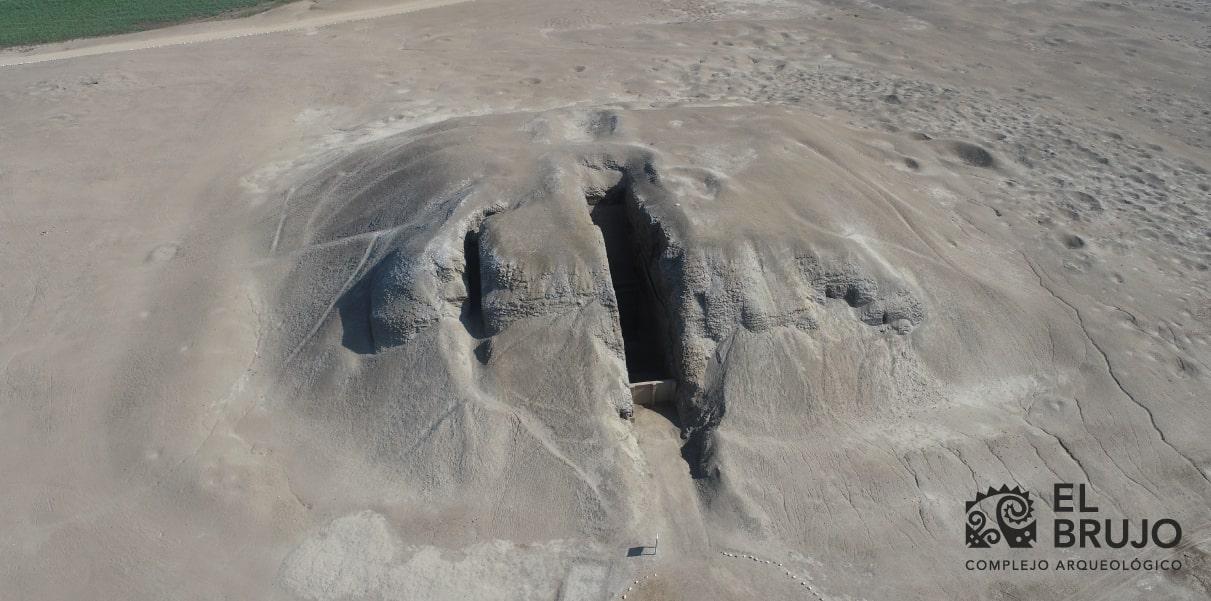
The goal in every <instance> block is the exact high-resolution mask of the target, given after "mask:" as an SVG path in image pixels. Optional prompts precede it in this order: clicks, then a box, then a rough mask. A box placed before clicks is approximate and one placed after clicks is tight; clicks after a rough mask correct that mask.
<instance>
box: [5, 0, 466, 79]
mask: <svg viewBox="0 0 1211 601" xmlns="http://www.w3.org/2000/svg"><path fill="white" fill-rule="evenodd" d="M473 1H474V0H409V1H406V2H401V3H395V4H391V5H389V6H380V7H375V8H367V9H362V10H354V11H345V12H337V13H326V14H322V15H317V16H304V17H301V18H291V19H289V20H287V21H280V22H269V23H262V24H257V25H249V24H248V23H249V20H250V19H254V18H256V17H250V18H248V19H238V20H233V21H218V22H215V23H213V25H212V24H209V23H208V24H207V25H212V26H210V27H207V28H206V30H205V31H198V32H194V33H181V29H182V28H185V27H190V26H177V27H169V28H165V29H161V30H156V31H155V32H153V33H150V34H149V33H147V32H142V33H133V34H125V35H120V36H113V37H109V38H101V39H108V40H112V41H109V42H102V43H96V40H84V41H83V43H85V44H87V45H85V46H82V47H78V48H68V49H60V50H54V49H53V48H56V47H61V46H62V44H52V45H47V46H41V47H39V49H36V50H33V51H30V52H19V51H12V50H10V51H7V52H3V53H0V67H14V66H18V65H30V64H34V63H44V62H47V61H58V60H66V59H71V58H79V57H82V56H96V55H99V54H113V53H115V52H133V51H136V50H149V49H152V48H163V47H165V46H184V45H187V44H202V43H205V42H216V41H219V40H230V39H233V38H242V37H248V36H254V35H264V34H270V33H281V32H285V31H300V30H306V29H316V28H320V27H327V26H329V25H337V24H340V23H349V22H351V21H368V20H371V19H378V18H382V17H391V16H395V15H401V14H405V13H410V12H416V11H420V10H425V9H430V8H437V7H441V6H449V5H451V4H461V3H464V2H473ZM267 15H268V13H264V14H262V15H258V17H263V16H267ZM69 43H81V41H79V40H77V41H76V42H69Z"/></svg>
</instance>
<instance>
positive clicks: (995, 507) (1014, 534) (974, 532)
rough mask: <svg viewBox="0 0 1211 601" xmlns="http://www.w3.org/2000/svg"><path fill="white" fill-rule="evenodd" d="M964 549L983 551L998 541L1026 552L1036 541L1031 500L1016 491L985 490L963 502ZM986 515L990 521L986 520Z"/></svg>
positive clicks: (1009, 489)
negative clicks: (1024, 549) (964, 513)
mask: <svg viewBox="0 0 1211 601" xmlns="http://www.w3.org/2000/svg"><path fill="white" fill-rule="evenodd" d="M966 507H967V547H968V548H969V549H986V548H988V547H991V546H992V545H995V544H997V543H999V542H1001V541H1002V540H1004V541H1005V543H1006V544H1007V545H1009V546H1010V547H1013V548H1026V549H1028V548H1030V547H1032V546H1033V545H1034V542H1035V540H1036V537H1037V532H1036V528H1037V526H1038V523H1037V522H1036V520H1035V517H1034V500H1033V499H1031V498H1030V493H1029V492H1026V491H1024V490H1022V489H1021V488H1019V487H1016V486H1015V487H1013V488H1009V486H1008V485H1002V486H1001V487H1000V488H992V487H989V488H988V491H987V492H977V493H976V498H975V500H974V501H967V504H966ZM989 513H991V514H992V517H991V518H990V517H989Z"/></svg>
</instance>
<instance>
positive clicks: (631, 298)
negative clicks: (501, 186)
mask: <svg viewBox="0 0 1211 601" xmlns="http://www.w3.org/2000/svg"><path fill="white" fill-rule="evenodd" d="M623 186H624V185H623V184H620V185H618V186H615V188H614V189H612V190H610V192H608V193H606V194H605V195H604V196H603V197H601V198H599V199H595V198H588V199H587V200H588V202H589V205H590V210H589V215H590V217H591V218H592V220H593V224H594V225H596V226H597V227H598V228H599V229H600V230H601V237H602V238H603V239H604V240H605V250H606V260H607V261H608V262H609V266H610V281H611V283H612V284H613V285H614V296H615V297H616V298H617V299H618V320H619V322H620V323H619V325H620V326H621V327H622V339H623V346H624V349H625V353H626V363H627V377H628V378H629V379H630V381H631V382H632V383H634V382H644V381H648V380H664V379H667V378H668V377H669V370H668V367H667V365H666V363H665V357H666V355H665V351H664V336H663V332H662V331H661V324H660V321H659V317H658V314H657V311H658V305H657V304H656V302H655V296H654V293H653V291H652V288H651V285H650V284H649V283H648V281H647V278H645V277H644V273H643V271H642V270H643V269H644V265H643V260H642V258H641V256H640V252H639V249H640V245H639V243H638V240H636V238H635V233H634V230H633V228H632V226H631V221H630V218H629V216H628V215H627V206H626V204H625V202H624V199H625V196H626V191H625V189H624V188H623Z"/></svg>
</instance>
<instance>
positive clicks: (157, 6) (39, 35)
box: [0, 0, 284, 47]
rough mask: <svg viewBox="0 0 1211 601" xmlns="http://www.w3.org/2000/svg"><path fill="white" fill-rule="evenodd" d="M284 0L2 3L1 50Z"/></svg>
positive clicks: (262, 6) (235, 11)
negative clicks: (6, 47)
mask: <svg viewBox="0 0 1211 601" xmlns="http://www.w3.org/2000/svg"><path fill="white" fill-rule="evenodd" d="M283 1H284V0H0V47H4V46H23V45H27V44H41V43H45V42H56V41H60V40H70V39H73V38H84V37H92V36H99V35H111V34H115V33H126V32H131V31H139V30H142V29H150V28H153V27H159V26H163V25H167V24H170V23H177V22H181V21H189V20H194V19H202V18H206V17H214V16H216V15H225V14H231V15H240V14H247V13H251V12H256V11H258V10H264V9H267V8H270V7H271V6H273V5H275V4H281V3H282V2H283Z"/></svg>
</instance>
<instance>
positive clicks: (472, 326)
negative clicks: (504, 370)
mask: <svg viewBox="0 0 1211 601" xmlns="http://www.w3.org/2000/svg"><path fill="white" fill-rule="evenodd" d="M463 261H464V265H463V284H465V285H466V287H467V298H466V300H464V301H463V306H462V311H461V312H460V314H459V319H460V320H462V322H463V327H465V328H467V333H469V334H471V336H473V337H475V338H483V337H484V309H483V291H482V289H481V285H480V275H479V232H478V231H475V230H473V231H469V232H467V235H466V236H465V237H464V238H463ZM476 355H477V356H480V354H479V353H478V352H477V353H476ZM480 361H481V362H484V361H486V352H485V355H484V356H482V357H480Z"/></svg>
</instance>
